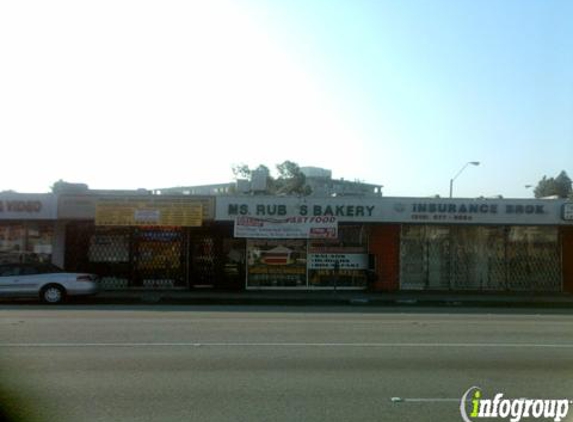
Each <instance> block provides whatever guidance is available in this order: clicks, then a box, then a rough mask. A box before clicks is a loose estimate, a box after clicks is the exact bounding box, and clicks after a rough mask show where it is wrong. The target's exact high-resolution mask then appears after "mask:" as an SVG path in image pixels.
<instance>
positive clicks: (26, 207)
mask: <svg viewBox="0 0 573 422" xmlns="http://www.w3.org/2000/svg"><path fill="white" fill-rule="evenodd" d="M41 211H42V202H41V201H0V212H28V213H37V212H41Z"/></svg>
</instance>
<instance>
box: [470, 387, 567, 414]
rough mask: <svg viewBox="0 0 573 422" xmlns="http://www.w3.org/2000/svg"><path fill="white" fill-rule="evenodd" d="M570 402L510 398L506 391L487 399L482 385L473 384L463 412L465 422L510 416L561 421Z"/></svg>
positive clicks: (565, 400)
mask: <svg viewBox="0 0 573 422" xmlns="http://www.w3.org/2000/svg"><path fill="white" fill-rule="evenodd" d="M571 403H572V402H571V401H570V400H568V399H552V400H548V399H526V398H519V399H509V398H504V394H503V393H497V394H495V395H494V396H493V398H492V399H486V398H484V394H483V392H482V390H481V388H480V387H476V386H474V387H471V388H470V389H468V390H467V391H466V392H465V393H464V395H463V396H462V399H461V402H460V413H461V415H462V419H463V420H464V421H465V422H475V421H478V420H480V419H488V418H498V419H509V420H510V422H520V421H521V420H522V419H532V420H553V421H554V422H560V421H561V420H563V418H564V417H566V416H567V413H569V406H570V404H571Z"/></svg>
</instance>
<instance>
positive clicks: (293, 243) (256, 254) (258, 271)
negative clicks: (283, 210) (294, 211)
mask: <svg viewBox="0 0 573 422" xmlns="http://www.w3.org/2000/svg"><path fill="white" fill-rule="evenodd" d="M306 255H307V254H306V241H305V240H258V239H257V240H248V241H247V287H302V286H306V259H307V256H306Z"/></svg>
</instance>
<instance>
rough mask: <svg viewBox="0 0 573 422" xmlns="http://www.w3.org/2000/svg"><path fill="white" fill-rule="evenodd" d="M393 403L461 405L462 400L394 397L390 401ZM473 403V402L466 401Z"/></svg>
mask: <svg viewBox="0 0 573 422" xmlns="http://www.w3.org/2000/svg"><path fill="white" fill-rule="evenodd" d="M390 401H391V402H392V403H451V402H455V403H459V402H460V399H459V398H458V399H456V398H439V397H434V398H430V397H426V398H405V397H392V398H391V399H390ZM466 401H467V402H471V400H466Z"/></svg>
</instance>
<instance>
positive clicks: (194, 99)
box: [0, 0, 573, 197]
mask: <svg viewBox="0 0 573 422" xmlns="http://www.w3.org/2000/svg"><path fill="white" fill-rule="evenodd" d="M6 3H7V2H5V3H3V4H2V5H0V57H2V66H0V141H1V143H2V147H3V150H4V154H5V155H4V156H5V157H9V159H8V160H6V161H5V162H4V163H3V165H2V166H1V167H0V190H2V189H15V190H18V191H24V192H25V191H45V190H47V189H48V187H49V185H50V184H51V183H52V182H54V181H55V180H57V179H60V178H63V179H65V180H68V181H77V182H85V183H88V184H89V185H90V187H93V188H138V187H146V188H156V187H166V186H176V185H193V184H205V183H217V182H224V181H228V180H230V179H231V178H232V174H231V171H230V168H231V166H232V165H233V164H237V163H247V164H250V165H257V164H259V163H263V164H266V165H268V166H273V165H274V164H276V163H279V162H281V161H283V160H285V159H290V160H294V161H296V162H298V163H299V164H301V165H314V166H322V167H326V168H330V169H332V170H333V175H334V176H335V177H344V178H346V179H362V180H365V181H367V182H371V183H379V184H383V185H384V186H385V188H384V193H385V194H386V195H393V196H427V195H433V194H440V195H443V196H446V195H447V194H448V186H449V179H450V178H451V177H452V176H454V175H455V174H456V173H457V171H458V170H459V169H460V168H461V167H462V166H463V165H464V164H465V163H466V162H468V161H480V162H481V165H480V166H479V167H469V168H467V169H466V170H465V171H464V173H463V174H462V175H461V176H460V177H459V178H458V179H457V180H456V183H455V189H454V193H455V195H457V196H467V197H475V196H481V195H484V196H491V195H497V194H502V195H504V196H506V197H523V196H530V195H531V191H530V190H527V189H525V187H524V186H525V185H526V184H535V183H536V182H537V181H538V180H539V179H540V178H541V177H542V176H543V175H544V174H547V175H549V176H555V175H557V174H558V173H559V171H561V170H566V171H568V172H569V174H570V175H571V176H573V165H572V159H571V158H572V157H573V25H572V24H571V22H573V2H571V1H565V0H564V1H551V0H537V1H531V0H529V1H528V0H519V1H518V0H514V1H512V0H496V1H493V0H483V1H477V0H475V1H463V0H449V1H445V0H444V1H421V0H417V1H414V0H411V1H407V0H402V1H382V0H373V1H359V0H355V1H333V0H330V1H309V0H305V1H303V0H296V1H262V0H236V1H230V0H213V1H209V2H204V1H197V2H192V1H157V2H153V1H138V2H135V1H133V2H132V1H127V0H113V1H111V0H107V1H105V0H104V1H101V2H96V3H93V4H87V3H86V2H77V1H54V2H49V4H45V3H44V2H36V3H34V2H32V3H28V2H26V3H24V2H12V3H13V4H6Z"/></svg>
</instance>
